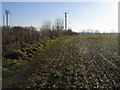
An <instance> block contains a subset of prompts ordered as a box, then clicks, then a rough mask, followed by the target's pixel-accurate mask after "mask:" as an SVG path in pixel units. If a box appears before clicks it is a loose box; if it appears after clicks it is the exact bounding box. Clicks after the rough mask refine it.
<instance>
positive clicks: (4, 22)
mask: <svg viewBox="0 0 120 90" xmlns="http://www.w3.org/2000/svg"><path fill="white" fill-rule="evenodd" d="M3 26H5V16H4V15H3Z"/></svg>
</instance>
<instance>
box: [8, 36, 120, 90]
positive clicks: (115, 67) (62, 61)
mask: <svg viewBox="0 0 120 90" xmlns="http://www.w3.org/2000/svg"><path fill="white" fill-rule="evenodd" d="M103 37H104V39H101V38H103ZM103 37H102V36H101V37H99V38H98V36H95V35H91V36H90V38H89V37H87V36H71V37H64V38H61V39H60V40H58V42H56V43H55V44H53V46H51V48H49V49H48V50H47V51H46V52H45V54H44V55H43V56H41V57H38V58H37V59H36V60H35V61H34V62H33V63H32V64H31V65H29V66H28V67H27V68H26V69H25V70H23V71H22V72H23V73H22V74H20V73H19V74H17V75H16V76H15V77H14V78H13V79H12V80H11V82H9V83H8V84H7V86H6V87H8V88H16V87H17V88H32V89H35V90H37V89H38V90H39V89H40V88H111V89H118V88H119V87H120V66H119V65H120V64H119V63H120V56H119V55H117V54H114V55H113V53H117V49H116V48H114V47H117V44H116V42H117V39H110V40H111V41H110V40H109V41H108V40H107V39H106V38H110V37H111V36H103ZM114 37H115V38H116V36H114ZM106 42H107V43H106ZM111 42H112V43H111ZM104 43H105V44H104ZM112 45H114V47H113V46H112ZM107 47H109V48H107ZM116 57H117V58H116Z"/></svg>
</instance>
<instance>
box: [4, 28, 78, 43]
mask: <svg viewBox="0 0 120 90" xmlns="http://www.w3.org/2000/svg"><path fill="white" fill-rule="evenodd" d="M74 34H76V33H74V32H72V30H63V28H60V27H57V28H55V27H53V28H52V29H51V28H48V27H46V26H43V27H41V28H40V30H37V29H36V28H35V27H33V26H30V27H21V26H14V27H2V42H3V45H8V44H10V43H16V44H22V43H34V42H36V41H42V40H45V39H50V38H56V37H59V36H64V35H74Z"/></svg>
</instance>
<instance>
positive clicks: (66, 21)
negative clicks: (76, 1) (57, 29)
mask: <svg viewBox="0 0 120 90" xmlns="http://www.w3.org/2000/svg"><path fill="white" fill-rule="evenodd" d="M64 14H65V30H67V14H68V13H67V12H65V13H64Z"/></svg>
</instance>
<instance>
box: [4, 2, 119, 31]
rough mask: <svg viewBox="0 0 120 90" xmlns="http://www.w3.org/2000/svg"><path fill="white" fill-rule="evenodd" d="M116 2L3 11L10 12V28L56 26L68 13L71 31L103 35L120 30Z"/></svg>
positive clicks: (21, 5) (15, 6) (13, 5)
mask: <svg viewBox="0 0 120 90" xmlns="http://www.w3.org/2000/svg"><path fill="white" fill-rule="evenodd" d="M117 5H118V3H117V2H3V3H2V10H3V14H4V15H5V12H4V11H5V10H6V9H8V10H10V16H9V18H10V21H9V24H10V25H13V26H14V25H20V26H30V25H32V26H36V27H38V26H41V24H42V23H43V21H44V20H50V21H52V23H54V20H55V19H56V18H63V19H64V12H68V27H69V28H72V30H73V31H76V32H80V30H82V29H94V30H95V29H98V30H100V31H101V32H103V31H106V32H107V31H111V30H114V31H117V30H118V6H117Z"/></svg>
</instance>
